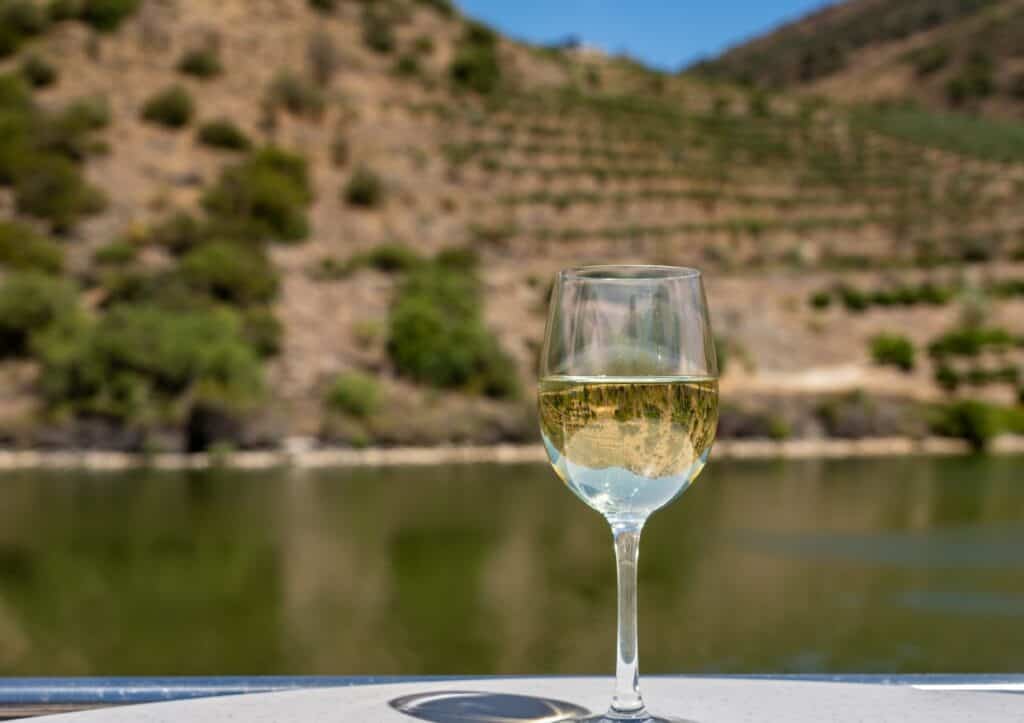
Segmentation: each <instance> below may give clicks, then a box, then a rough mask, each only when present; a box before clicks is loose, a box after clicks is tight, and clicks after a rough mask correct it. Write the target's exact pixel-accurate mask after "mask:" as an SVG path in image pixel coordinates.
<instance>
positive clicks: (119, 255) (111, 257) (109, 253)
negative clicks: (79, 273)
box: [92, 240, 139, 266]
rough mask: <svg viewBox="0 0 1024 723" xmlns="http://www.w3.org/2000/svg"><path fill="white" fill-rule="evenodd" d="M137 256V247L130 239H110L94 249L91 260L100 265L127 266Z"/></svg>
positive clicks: (133, 261)
mask: <svg viewBox="0 0 1024 723" xmlns="http://www.w3.org/2000/svg"><path fill="white" fill-rule="evenodd" d="M138 257H139V247H138V246H137V245H135V244H133V243H132V242H131V241H123V240H118V241H111V242H110V243H108V244H107V245H106V246H101V247H100V248H98V249H96V253H95V254H93V257H92V258H93V261H95V262H96V263H97V264H100V265H101V266H128V265H129V264H132V263H135V260H136V259H137V258H138Z"/></svg>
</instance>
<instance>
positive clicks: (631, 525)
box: [612, 522, 644, 715]
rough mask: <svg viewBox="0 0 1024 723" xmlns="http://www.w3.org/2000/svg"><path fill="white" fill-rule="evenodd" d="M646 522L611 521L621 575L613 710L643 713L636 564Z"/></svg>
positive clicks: (614, 711)
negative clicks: (638, 646)
mask: <svg viewBox="0 0 1024 723" xmlns="http://www.w3.org/2000/svg"><path fill="white" fill-rule="evenodd" d="M642 529H643V522H612V534H613V535H614V536H615V561H616V563H617V564H618V576H619V633H618V644H617V650H618V659H617V661H616V665H615V697H614V698H613V699H612V712H613V713H631V714H634V715H635V714H637V713H642V712H643V709H644V701H643V698H641V697H640V668H639V656H638V653H637V627H636V564H637V558H638V557H639V555H640V531H641V530H642Z"/></svg>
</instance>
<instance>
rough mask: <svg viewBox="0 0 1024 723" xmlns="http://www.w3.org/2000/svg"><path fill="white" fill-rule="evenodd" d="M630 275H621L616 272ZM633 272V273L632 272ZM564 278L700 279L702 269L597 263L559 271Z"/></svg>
mask: <svg viewBox="0 0 1024 723" xmlns="http://www.w3.org/2000/svg"><path fill="white" fill-rule="evenodd" d="M616 271H618V272H624V273H627V274H629V275H625V276H619V275H617V274H615V272H616ZM630 272H632V273H630ZM558 275H559V277H560V278H562V279H567V280H572V281H604V282H609V281H621V282H625V283H629V282H638V281H640V282H644V281H648V282H649V281H672V280H682V279H698V278H700V277H701V272H700V269H695V268H693V267H691V266H666V265H662V264H595V265H591V266H574V267H572V268H568V269H562V270H561V271H559V272H558Z"/></svg>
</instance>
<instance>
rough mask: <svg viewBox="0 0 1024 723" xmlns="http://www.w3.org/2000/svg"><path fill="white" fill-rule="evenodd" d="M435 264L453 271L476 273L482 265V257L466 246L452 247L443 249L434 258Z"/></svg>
mask: <svg viewBox="0 0 1024 723" xmlns="http://www.w3.org/2000/svg"><path fill="white" fill-rule="evenodd" d="M434 263H436V264H439V265H440V266H444V267H446V268H449V269H452V270H453V271H465V272H467V273H472V272H475V271H476V269H477V267H478V266H479V265H480V255H479V254H477V252H476V251H474V250H473V249H471V248H467V247H465V246H451V247H449V248H446V249H441V251H439V252H438V254H437V256H435V257H434Z"/></svg>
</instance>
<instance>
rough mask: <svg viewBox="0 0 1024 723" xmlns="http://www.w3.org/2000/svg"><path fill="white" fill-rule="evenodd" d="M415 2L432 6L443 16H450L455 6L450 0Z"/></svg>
mask: <svg viewBox="0 0 1024 723" xmlns="http://www.w3.org/2000/svg"><path fill="white" fill-rule="evenodd" d="M417 2H418V3H419V4H420V5H425V6H427V7H428V8H433V9H434V10H436V11H437V12H439V13H440V14H441V15H444V16H445V17H451V16H452V15H454V14H455V6H454V5H452V3H451V0H417Z"/></svg>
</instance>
